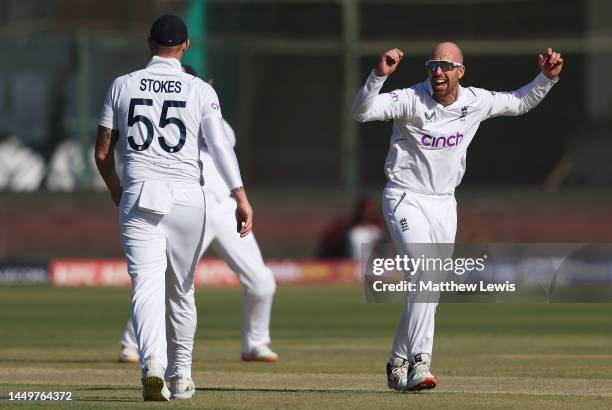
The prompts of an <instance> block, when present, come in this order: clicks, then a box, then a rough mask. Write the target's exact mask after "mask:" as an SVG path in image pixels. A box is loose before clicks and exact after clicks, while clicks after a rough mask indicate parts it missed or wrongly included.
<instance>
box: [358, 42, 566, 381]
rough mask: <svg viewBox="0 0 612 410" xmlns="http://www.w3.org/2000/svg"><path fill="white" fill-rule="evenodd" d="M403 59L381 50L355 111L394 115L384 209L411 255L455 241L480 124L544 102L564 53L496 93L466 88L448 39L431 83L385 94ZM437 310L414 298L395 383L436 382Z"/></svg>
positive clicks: (400, 333)
mask: <svg viewBox="0 0 612 410" xmlns="http://www.w3.org/2000/svg"><path fill="white" fill-rule="evenodd" d="M403 57H404V53H403V52H402V51H401V50H399V49H392V50H388V51H386V52H384V53H382V55H381V56H380V60H379V63H378V67H377V68H376V69H375V70H373V71H372V73H371V74H370V75H369V77H368V78H367V80H366V82H365V84H364V85H363V86H362V87H361V88H360V89H359V91H358V92H357V95H356V97H355V100H354V102H353V107H352V116H353V118H354V119H355V120H357V121H360V122H366V121H387V120H393V131H392V134H391V140H390V147H389V153H388V155H387V158H386V160H385V173H386V176H387V185H386V187H385V189H384V192H383V212H384V216H385V220H386V222H387V226H388V228H389V231H390V232H391V236H392V238H393V242H394V244H395V246H396V248H397V250H398V251H399V252H400V253H403V254H410V248H411V245H413V244H427V243H437V244H452V243H454V241H455V233H456V230H457V203H456V201H455V196H454V193H455V188H456V187H457V186H458V185H459V183H460V182H461V179H462V178H463V174H464V172H465V166H466V154H467V148H468V146H469V144H470V142H471V141H472V138H474V135H475V134H476V130H477V129H478V126H479V125H480V123H481V122H482V121H484V120H486V119H489V118H493V117H497V116H502V115H508V116H516V115H521V114H525V113H526V112H528V111H529V110H531V109H532V108H534V107H535V106H536V105H538V103H539V102H540V101H542V99H543V98H544V97H545V96H546V94H547V93H548V92H549V91H550V89H551V88H552V87H553V85H554V84H555V83H556V82H557V81H558V76H559V74H560V73H561V70H562V67H563V58H562V56H561V54H559V53H558V52H555V51H553V50H552V49H550V48H549V49H548V50H547V51H546V52H545V53H543V54H540V55H539V56H538V65H539V68H540V73H539V74H538V75H537V76H536V77H535V79H534V80H533V81H531V82H530V83H529V84H527V85H525V86H523V87H521V88H519V89H518V90H515V91H511V92H493V91H487V90H484V89H481V88H475V87H462V86H461V85H460V80H461V78H462V77H463V75H464V73H465V70H466V67H465V66H464V64H463V53H462V52H461V49H460V48H459V46H458V45H457V44H455V43H451V42H444V43H440V44H438V45H436V46H435V48H434V49H433V51H432V53H431V57H430V60H429V61H427V62H426V63H425V65H426V67H427V71H428V78H427V80H425V81H423V82H421V83H418V84H415V85H412V86H410V87H408V88H404V89H398V90H395V91H392V92H389V93H380V94H379V92H380V89H381V88H382V86H383V84H384V82H385V80H386V78H387V76H389V75H391V74H392V73H393V72H394V71H395V70H396V69H397V67H398V64H399V63H400V61H401V60H402V58H403ZM416 256H418V255H416ZM436 307H437V302H433V303H417V302H414V301H411V300H410V299H409V300H407V302H406V306H405V308H404V311H403V314H402V317H401V319H400V323H399V326H398V328H397V331H396V335H395V340H394V342H393V347H392V350H391V357H390V359H389V361H388V363H387V384H388V386H389V387H390V388H392V389H394V390H398V391H419V390H425V389H432V388H434V387H436V379H435V377H434V376H433V374H432V373H431V371H430V364H431V354H432V350H433V337H434V316H435V311H436Z"/></svg>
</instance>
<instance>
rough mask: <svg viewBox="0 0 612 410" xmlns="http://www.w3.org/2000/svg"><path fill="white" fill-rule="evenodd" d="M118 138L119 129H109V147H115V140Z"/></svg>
mask: <svg viewBox="0 0 612 410" xmlns="http://www.w3.org/2000/svg"><path fill="white" fill-rule="evenodd" d="M118 139H119V130H112V131H111V140H110V145H109V147H110V149H114V148H115V144H116V143H117V140H118Z"/></svg>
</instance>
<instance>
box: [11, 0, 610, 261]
mask: <svg viewBox="0 0 612 410" xmlns="http://www.w3.org/2000/svg"><path fill="white" fill-rule="evenodd" d="M162 13H174V14H178V15H181V16H183V17H184V18H185V19H186V21H187V22H188V25H189V28H190V36H191V38H192V40H193V46H192V48H191V50H190V51H189V53H188V56H187V59H186V62H187V63H189V64H191V65H192V66H194V67H195V68H196V70H197V71H198V72H200V73H202V76H204V77H207V78H214V80H215V87H216V89H217V91H218V93H219V95H220V98H221V101H222V106H223V111H224V115H225V117H226V118H227V119H228V121H229V122H230V123H231V124H232V125H233V126H234V128H235V129H236V132H237V135H238V145H237V153H238V157H239V160H240V162H241V167H242V172H243V174H244V178H245V180H246V183H247V186H248V188H249V192H250V194H251V196H252V198H253V199H252V201H253V202H254V205H255V210H256V232H257V235H258V238H259V241H260V243H261V245H262V249H263V250H264V253H265V256H266V257H268V258H285V257H290V258H311V257H315V256H316V255H317V249H318V246H319V243H320V240H321V237H322V235H323V233H324V231H325V229H326V227H329V226H330V224H332V225H333V223H334V221H338V220H341V219H343V218H349V217H350V214H351V213H352V208H353V204H354V202H355V201H356V199H357V198H361V197H364V196H368V197H371V198H374V200H376V201H378V200H379V197H380V192H381V189H382V186H383V184H384V174H383V170H382V164H383V161H384V158H385V154H386V151H387V148H388V135H389V132H390V124H385V123H378V124H376V123H374V124H366V125H359V124H357V123H355V122H354V121H352V120H351V119H350V116H349V107H350V103H351V101H352V98H353V96H354V93H355V91H356V89H357V88H358V87H359V85H360V83H361V82H362V81H363V79H364V78H365V76H366V75H367V73H368V72H369V70H370V69H371V68H372V67H373V66H374V64H375V62H376V58H377V56H378V55H379V53H380V52H381V51H383V50H385V49H387V48H389V47H399V48H401V49H403V50H404V51H405V52H406V54H407V58H406V59H405V60H404V61H403V62H402V66H401V69H400V70H399V71H398V72H397V73H396V74H395V75H394V76H393V77H392V78H391V79H390V80H389V81H388V83H387V84H386V85H385V90H390V89H393V88H397V87H403V86H407V85H409V84H412V83H414V82H417V81H420V80H421V79H422V78H423V77H424V76H425V69H424V67H423V62H424V61H425V60H426V57H427V55H428V53H429V51H430V49H431V47H432V46H433V44H434V43H435V42H437V41H440V40H446V39H452V40H454V41H457V42H458V43H459V44H460V45H462V46H463V48H464V51H465V57H466V65H467V67H468V69H467V75H466V77H465V80H464V84H467V85H476V86H479V87H483V88H489V89H492V90H507V89H514V88H517V87H519V86H521V85H523V84H524V83H526V82H528V81H530V80H531V79H532V78H533V77H534V76H535V74H536V73H537V66H536V54H537V53H538V52H539V51H541V50H543V49H544V48H545V47H546V46H552V47H554V48H555V49H558V50H560V51H561V52H563V53H564V55H565V57H566V67H565V69H564V72H563V75H562V80H561V82H560V83H559V85H558V86H557V87H555V89H554V90H553V91H552V93H551V95H550V97H549V98H547V99H546V101H545V102H544V103H543V104H542V105H541V106H539V107H538V108H537V109H536V110H535V111H534V112H533V113H530V114H529V115H527V116H524V117H522V118H520V119H518V120H517V119H513V118H502V119H497V120H495V121H489V122H485V123H484V124H483V125H482V127H481V129H480V131H479V133H478V135H477V137H476V139H475V141H474V142H473V143H472V145H471V146H470V150H469V155H468V168H467V174H466V176H465V179H464V182H463V184H462V186H461V187H460V189H459V192H458V196H459V199H460V200H459V206H460V223H459V233H458V240H459V241H464V242H465V241H544V240H566V241H577V240H580V241H597V240H610V239H612V214H611V213H609V212H608V209H609V207H610V205H612V195H610V193H609V191H610V190H609V187H610V186H611V185H612V166H611V165H610V161H609V152H611V150H612V139H611V138H610V130H611V129H612V119H611V118H612V83H610V82H609V81H608V80H607V76H608V74H607V73H609V72H611V71H612V26H611V25H610V24H609V21H610V17H611V16H612V4H611V3H610V2H609V1H606V0H583V1H554V0H532V1H524V0H513V1H508V0H444V1H420V0H413V1H410V0H406V1H400V0H396V1H395V0H387V1H353V0H337V1H323V0H313V1H308V0H301V1H293V0H291V1H282V2H281V1H270V0H261V1H258V0H254V1H240V0H223V1H222V0H208V1H197V0H193V1H187V0H157V1H144V0H136V1H129V2H126V1H114V0H110V1H108V2H104V3H100V2H94V1H88V0H48V1H36V0H2V1H0V38H2V41H1V42H0V52H1V53H2V55H3V58H2V60H1V61H0V112H1V115H0V190H1V191H0V226H1V229H0V260H3V261H9V260H13V261H14V260H20V261H37V262H42V263H44V262H46V261H47V260H48V259H49V258H50V257H119V256H121V249H120V245H119V241H118V240H117V238H118V236H117V232H118V228H117V219H116V210H115V209H114V207H113V206H112V203H111V201H110V199H109V198H108V196H107V195H106V193H105V189H104V186H103V183H102V182H101V180H100V178H99V177H98V176H97V172H96V170H95V165H94V163H93V160H92V146H93V142H94V139H95V135H94V133H95V129H96V118H97V115H98V113H99V110H100V107H101V104H102V101H103V98H104V95H105V92H106V90H107V87H108V86H109V84H110V82H111V81H112V79H113V78H114V77H116V76H118V75H120V74H122V73H125V72H129V71H132V70H135V69H138V68H140V67H142V66H143V65H144V64H145V63H146V62H147V61H148V58H149V55H148V50H147V47H146V43H145V40H146V37H147V35H148V30H149V27H150V24H151V21H152V20H153V19H154V18H155V17H156V16H158V15H160V14H162Z"/></svg>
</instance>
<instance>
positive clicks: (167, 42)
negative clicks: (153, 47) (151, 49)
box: [151, 14, 187, 47]
mask: <svg viewBox="0 0 612 410" xmlns="http://www.w3.org/2000/svg"><path fill="white" fill-rule="evenodd" d="M151 38H152V39H153V40H154V41H155V42H156V43H157V44H159V45H162V46H168V47H172V46H178V45H179V44H183V43H184V42H185V40H187V26H186V25H185V22H184V21H183V20H182V19H181V18H180V17H177V16H173V15H171V14H164V15H163V16H161V17H159V18H158V19H157V20H155V22H154V23H153V25H152V26H151Z"/></svg>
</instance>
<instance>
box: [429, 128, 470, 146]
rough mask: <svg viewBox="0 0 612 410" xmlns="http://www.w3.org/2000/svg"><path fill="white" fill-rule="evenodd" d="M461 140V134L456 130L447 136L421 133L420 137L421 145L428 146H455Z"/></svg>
mask: <svg viewBox="0 0 612 410" xmlns="http://www.w3.org/2000/svg"><path fill="white" fill-rule="evenodd" d="M462 140H463V134H461V133H460V132H457V133H456V134H451V135H449V136H448V137H445V136H444V135H423V136H422V137H421V141H420V142H421V145H422V146H424V147H428V148H447V147H456V146H457V145H459V144H460V143H461V141H462Z"/></svg>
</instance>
